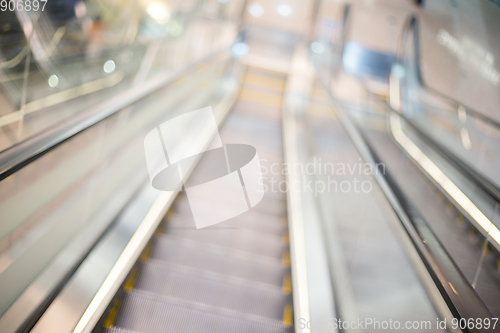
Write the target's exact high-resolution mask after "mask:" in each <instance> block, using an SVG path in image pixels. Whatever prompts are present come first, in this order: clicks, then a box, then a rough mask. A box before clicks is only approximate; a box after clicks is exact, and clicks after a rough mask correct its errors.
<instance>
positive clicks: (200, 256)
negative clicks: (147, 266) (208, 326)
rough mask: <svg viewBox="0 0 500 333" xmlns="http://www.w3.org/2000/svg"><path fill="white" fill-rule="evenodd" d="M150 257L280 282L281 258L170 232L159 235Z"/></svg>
mask: <svg viewBox="0 0 500 333" xmlns="http://www.w3.org/2000/svg"><path fill="white" fill-rule="evenodd" d="M151 258H152V259H157V260H161V261H164V262H166V263H173V264H178V265H183V266H189V267H195V268H198V269H202V270H206V271H211V272H217V273H220V274H224V275H230V276H234V277H239V278H243V279H246V280H252V281H255V282H262V283H267V284H271V285H281V283H282V281H283V274H284V273H285V271H286V270H284V269H283V267H282V266H281V258H269V257H264V256H258V255H255V254H251V253H246V252H243V251H236V250H234V249H228V248H224V247H221V246H216V245H207V244H202V243H199V242H196V241H193V240H190V239H181V238H176V237H173V236H163V237H161V238H159V239H158V240H157V242H156V245H155V248H154V251H153V254H152V256H151Z"/></svg>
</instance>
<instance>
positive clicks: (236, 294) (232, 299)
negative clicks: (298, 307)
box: [135, 261, 291, 320]
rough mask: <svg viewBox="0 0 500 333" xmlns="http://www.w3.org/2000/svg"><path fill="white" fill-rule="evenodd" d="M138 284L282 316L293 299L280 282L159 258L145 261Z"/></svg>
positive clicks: (219, 305) (205, 301)
mask: <svg viewBox="0 0 500 333" xmlns="http://www.w3.org/2000/svg"><path fill="white" fill-rule="evenodd" d="M135 288H136V289H141V290H146V291H150V292H152V293H157V294H160V295H165V296H171V297H175V298H181V299H184V300H186V301H191V302H197V303H203V304H207V305H211V306H214V307H217V308H226V309H231V310H234V311H239V312H242V313H249V314H255V315H258V316H262V317H269V318H274V319H278V320H279V319H280V318H282V315H283V309H284V307H285V305H286V303H287V301H291V300H290V299H289V297H287V296H286V295H284V294H283V293H282V288H281V287H280V286H276V285H274V286H273V285H266V284H262V283H255V282H254V281H248V280H244V279H241V278H234V277H231V276H226V275H222V274H218V273H213V272H207V271H203V270H199V269H193V268H189V267H183V266H179V265H172V264H165V263H162V262H159V261H149V262H147V263H145V264H144V266H143V268H142V269H141V273H140V275H139V278H138V280H137V283H136V285H135Z"/></svg>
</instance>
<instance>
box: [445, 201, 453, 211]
mask: <svg viewBox="0 0 500 333" xmlns="http://www.w3.org/2000/svg"><path fill="white" fill-rule="evenodd" d="M446 212H447V213H448V214H451V213H452V212H453V204H452V203H451V202H450V201H448V202H447V203H446Z"/></svg>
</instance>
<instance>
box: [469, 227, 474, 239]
mask: <svg viewBox="0 0 500 333" xmlns="http://www.w3.org/2000/svg"><path fill="white" fill-rule="evenodd" d="M474 236H476V230H474V228H470V229H469V237H474Z"/></svg>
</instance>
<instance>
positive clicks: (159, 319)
mask: <svg viewBox="0 0 500 333" xmlns="http://www.w3.org/2000/svg"><path fill="white" fill-rule="evenodd" d="M115 326H117V327H120V328H121V329H127V330H132V331H139V332H145V333H160V332H176V333H199V332H218V333H223V332H228V333H232V332H238V333H244V332H259V333H285V332H290V333H291V329H290V328H285V327H284V325H283V322H282V321H281V320H274V319H269V318H263V317H259V316H255V315H248V314H245V313H241V312H237V311H232V310H227V309H221V308H216V307H212V306H207V305H205V304H200V303H195V302H187V301H185V300H182V299H177V298H173V297H166V296H160V295H157V294H154V293H150V292H146V291H141V290H132V291H131V292H130V293H128V294H126V295H125V296H124V299H123V301H122V305H121V308H120V312H119V314H118V316H117V318H116V321H115ZM114 332H117V333H118V332H120V331H119V330H118V329H116V331H114Z"/></svg>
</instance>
